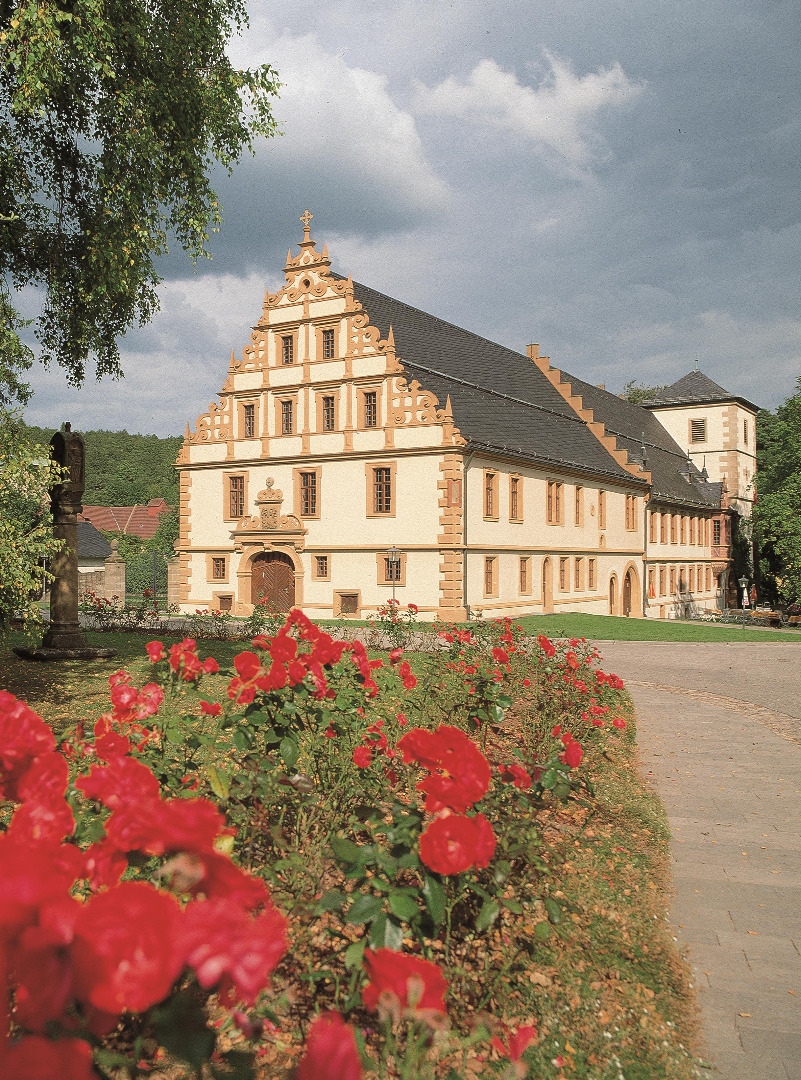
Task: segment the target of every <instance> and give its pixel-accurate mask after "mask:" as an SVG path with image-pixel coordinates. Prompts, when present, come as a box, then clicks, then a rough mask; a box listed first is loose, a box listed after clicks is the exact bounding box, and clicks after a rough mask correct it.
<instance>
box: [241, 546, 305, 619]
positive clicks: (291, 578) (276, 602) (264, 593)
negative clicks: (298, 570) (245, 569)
mask: <svg viewBox="0 0 801 1080" xmlns="http://www.w3.org/2000/svg"><path fill="white" fill-rule="evenodd" d="M262 599H264V600H266V602H267V603H268V604H269V606H270V607H271V608H272V609H273V610H274V611H289V609H290V608H291V607H293V606H294V604H295V566H294V564H293V562H292V560H291V559H290V557H289V556H288V555H284V554H283V553H282V552H280V551H267V552H264V553H263V554H261V555H257V556H256V558H255V559H254V560H253V562H252V564H251V572H250V602H251V604H257V603H258V602H259V601H260V600H262Z"/></svg>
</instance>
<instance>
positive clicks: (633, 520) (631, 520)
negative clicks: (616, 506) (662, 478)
mask: <svg viewBox="0 0 801 1080" xmlns="http://www.w3.org/2000/svg"><path fill="white" fill-rule="evenodd" d="M626 528H627V529H628V531H629V532H636V531H637V496H636V495H627V496H626Z"/></svg>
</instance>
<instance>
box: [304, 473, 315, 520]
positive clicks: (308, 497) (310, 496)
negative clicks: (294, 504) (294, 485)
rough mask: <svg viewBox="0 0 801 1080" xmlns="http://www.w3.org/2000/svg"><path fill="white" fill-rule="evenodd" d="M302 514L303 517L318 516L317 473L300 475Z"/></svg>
mask: <svg viewBox="0 0 801 1080" xmlns="http://www.w3.org/2000/svg"><path fill="white" fill-rule="evenodd" d="M300 513H301V516H302V517H316V516H317V473H316V472H302V473H301V474H300Z"/></svg>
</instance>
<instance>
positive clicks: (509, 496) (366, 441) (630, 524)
mask: <svg viewBox="0 0 801 1080" xmlns="http://www.w3.org/2000/svg"><path fill="white" fill-rule="evenodd" d="M309 218H310V215H308V213H307V214H306V215H304V218H303V219H301V220H303V221H304V222H305V225H304V237H303V241H302V242H301V244H300V253H299V254H298V255H296V256H292V254H291V252H290V255H289V257H288V260H287V265H286V267H285V273H286V284H285V286H284V287H283V288H282V289H281V290H280V291H279V292H278V293H276V294H275V295H272V294H270V293H268V294H267V295H266V296H265V299H264V307H263V310H262V313H261V317H260V318H259V320H258V322H257V323H256V325H255V327H254V328H253V330H252V333H251V335H250V343H249V344H248V345H247V346H246V347H245V348H244V350H243V352H242V355H241V357H239V358H236V357H235V356H234V355H232V357H231V363H230V368H229V371H228V377H227V379H226V381H225V383H224V384H223V387H222V391H221V393H220V396H219V402H218V403H215V404H212V405H211V406H210V408H209V411H208V412H207V413H205V414H204V415H202V416H201V417H200V418H199V419H198V421H197V423H196V425H195V430H194V431H191V430H190V429H189V427H188V426H187V433H186V438H185V441H184V445H183V448H182V450H181V454H180V457H179V459H178V466H177V467H178V469H179V471H180V483H181V532H180V538H179V541H178V544H177V545H176V547H177V552H178V556H179V571H180V595H181V606H182V607H183V608H184V609H189V610H193V609H195V608H198V607H212V608H216V609H220V610H223V611H230V612H231V613H233V614H236V615H246V614H248V613H249V612H250V611H251V610H252V609H253V605H254V604H255V603H256V602H258V601H259V600H260V599H261V598H262V597H264V598H266V601H267V602H268V603H270V604H272V605H273V606H274V607H275V608H277V609H279V610H286V609H288V608H289V607H291V606H297V607H301V608H303V610H304V611H306V612H307V613H308V614H309V615H310V616H312V617H317V618H326V617H332V616H339V615H343V614H344V615H352V616H360V617H367V616H369V615H370V614H371V613H373V612H375V611H376V610H377V609H378V608H379V607H380V606H381V605H383V604H385V603H386V601H387V600H388V599H389V598H390V597H392V596H393V595H394V596H395V597H396V598H397V599H398V600H399V601H400V602H401V603H402V604H404V605H405V604H407V603H414V604H416V605H417V606H418V607H419V609H420V613H421V616H422V617H423V618H439V619H445V620H455V619H458V620H461V619H464V618H466V617H467V615H468V613H475V612H476V611H477V610H481V611H482V612H483V613H484V614H485V616H487V617H496V616H499V615H506V614H509V615H513V616H515V615H522V614H526V613H536V612H552V611H585V612H590V613H596V614H620V615H631V616H643V615H645V616H649V617H656V618H666V617H669V616H670V615H671V613H674V614H676V613H682V614H686V613H687V611H688V610H690V609H691V608H695V609H704V608H714V607H716V606H718V605H719V604H721V603H722V602H723V600H722V596H723V594H724V592H725V589H726V585H727V574H728V569H729V553H730V536H731V529H730V524H731V516H732V514H733V513H739V514H741V515H743V516H747V515H748V514H749V513H750V506H751V502H752V500H753V472H754V468H753V462H754V456H755V442H754V439H755V426H754V416H755V413H756V406H754V405H752V404H751V403H750V402H748V401H746V400H745V399H743V398H740V397H737V396H733V395H730V394H728V393H727V392H726V391H724V390H723V389H722V388H721V387H719V386H717V385H716V384H715V383H713V382H712V381H711V380H709V379H708V378H707V377H706V376H705V375H703V374H702V373H701V372H698V371H695V372H691V373H690V374H689V375H687V376H685V377H684V378H683V379H681V380H680V381H679V382H678V383H676V384H675V385H674V386H672V387H670V388H669V390H668V391H664V392H663V393H662V394H661V395H660V396H659V398H657V399H655V400H653V401H651V402H649V404H648V406H647V407H641V406H638V405H633V404H631V403H629V402H627V401H624V400H621V399H620V398H618V397H615V396H614V395H613V394H609V393H607V392H606V391H605V390H603V389H600V388H598V387H595V386H590V385H588V384H587V383H584V382H582V381H581V380H580V379H576V378H573V377H572V376H570V375H567V374H565V373H563V372H560V371H558V370H557V369H555V368H553V367H551V365H550V362H549V360H548V358H547V357H542V356H540V355H539V353H538V348H537V346H536V345H531V346H529V348H528V355H527V356H524V355H522V354H520V353H516V352H514V351H512V350H510V349H507V348H504V347H503V346H501V345H496V344H494V343H493V342H491V341H487V340H485V339H483V338H480V337H478V336H477V335H475V334H472V333H470V332H469V331H467V330H462V329H460V328H459V327H456V326H452V325H451V324H449V323H446V322H443V321H442V320H441V319H438V318H436V317H435V316H433V315H428V314H426V313H425V312H423V311H419V310H417V309H416V308H413V307H410V306H408V305H407V304H403V303H401V302H400V301H398V300H393V299H391V298H390V297H388V296H384V295H383V294H381V293H378V292H375V291H373V290H372V289H370V288H367V287H366V286H363V285H359V284H357V283H356V282H354V281H353V280H352V279H351V278H349V277H348V278H345V277H341V276H339V275H338V274H335V273H333V272H332V270H331V263H330V260H329V258H328V252H327V249H326V248H325V247H324V248H323V250H322V252H320V251H318V250H317V249H316V247H315V243H314V241H313V240H312V239H311V236H310V230H309Z"/></svg>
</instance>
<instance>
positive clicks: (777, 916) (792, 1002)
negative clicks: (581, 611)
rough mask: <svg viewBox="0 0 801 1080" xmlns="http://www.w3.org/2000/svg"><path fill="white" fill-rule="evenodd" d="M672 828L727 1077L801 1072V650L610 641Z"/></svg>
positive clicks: (710, 1052)
mask: <svg viewBox="0 0 801 1080" xmlns="http://www.w3.org/2000/svg"><path fill="white" fill-rule="evenodd" d="M599 647H600V649H601V652H602V653H603V655H604V664H603V666H604V669H605V670H610V669H612V670H615V671H616V672H617V673H618V674H619V675H620V676H621V677H622V678H623V679H625V680H626V681H627V684H628V685H629V688H630V690H631V693H632V697H633V698H634V704H635V707H636V709H637V717H638V720H637V724H638V741H639V744H640V748H641V752H642V757H643V762H644V766H645V769H646V771H647V772H648V773H649V775H650V776H651V777H652V778H653V781H654V783H655V785H656V787H657V789H658V791H659V793H660V795H661V796H662V798H663V800H664V803H665V806H666V808H667V812H668V818H669V821H670V827H671V832H672V841H671V860H672V869H673V881H674V887H675V896H674V898H673V902H672V904H671V908H670V913H669V914H670V919H671V922H672V924H673V926H674V928H675V933H676V937H677V940H678V942H679V945H680V947H681V949H682V951H683V952H685V954H686V955H687V957H688V959H689V961H690V963H691V965H692V968H693V971H694V973H695V983H696V986H697V988H698V997H699V1004H700V1006H701V1013H702V1026H703V1032H704V1038H705V1043H706V1054H707V1056H708V1058H709V1060H710V1062H711V1063H712V1064H713V1065H714V1068H715V1069H716V1070H717V1076H718V1077H719V1080H801V799H800V798H799V795H801V647H799V646H796V645H795V644H791V645H782V644H780V643H778V642H777V643H776V644H775V645H762V644H758V645H752V644H750V643H748V644H746V643H743V644H742V645H740V644H736V645H733V646H732V645H708V644H705V645H696V644H689V645H681V644H674V643H670V644H663V643H650V642H625V643H624V642H616V643H614V644H613V643H602V644H601V645H600V646H599Z"/></svg>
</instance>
